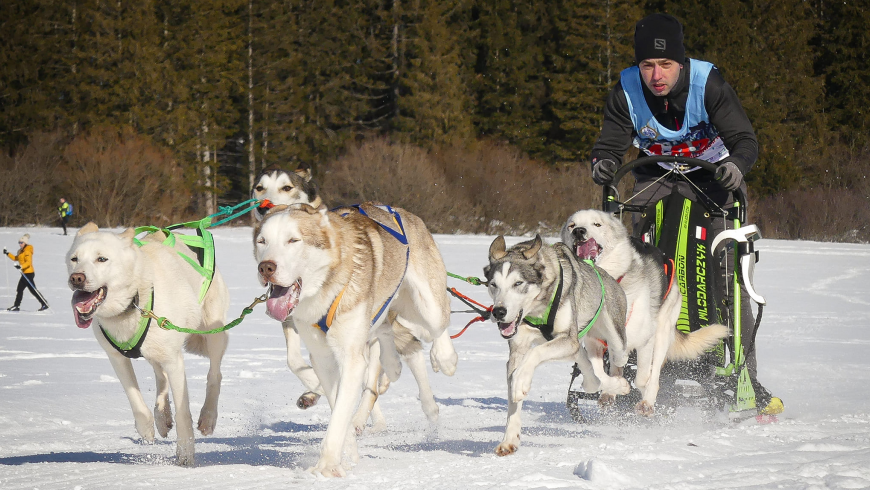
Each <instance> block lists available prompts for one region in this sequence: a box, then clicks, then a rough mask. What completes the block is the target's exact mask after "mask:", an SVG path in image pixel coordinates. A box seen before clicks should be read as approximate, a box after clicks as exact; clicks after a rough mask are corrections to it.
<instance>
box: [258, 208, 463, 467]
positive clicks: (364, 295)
mask: <svg viewBox="0 0 870 490" xmlns="http://www.w3.org/2000/svg"><path fill="white" fill-rule="evenodd" d="M309 209H310V208H309ZM306 215H307V216H306ZM357 218H359V219H357V220H356V221H353V220H351V221H352V222H353V223H356V224H359V223H360V221H359V220H360V219H362V220H364V219H365V218H362V217H357ZM403 219H404V220H405V223H406V224H409V221H410V219H411V218H410V217H409V216H406V215H403ZM300 220H307V221H306V223H307V226H309V227H310V226H311V225H312V222H313V220H319V223H318V225H317V226H319V227H320V228H322V229H323V230H325V233H326V234H327V235H328V237H329V244H328V245H326V246H324V247H323V248H318V247H316V246H313V245H312V244H311V237H309V236H307V235H306V234H305V232H304V231H303V228H302V227H300V224H299V223H300ZM347 223H348V221H347V220H345V219H344V218H341V217H339V216H338V215H337V214H334V213H328V212H326V210H325V209H322V210H321V211H320V213H316V214H314V215H311V214H310V213H306V212H304V211H298V209H297V210H295V213H294V212H293V210H288V211H286V212H277V213H270V214H269V215H267V217H266V218H265V220H264V221H263V223H262V225H261V226H260V227H259V229H258V230H257V231H256V232H255V233H256V237H255V251H254V254H255V257H256V259H257V261H258V262H259V263H260V264H263V263H266V262H268V263H271V264H274V266H275V272H274V274H272V275H271V277H269V278H268V282H270V283H272V284H275V285H279V286H288V285H290V284H293V283H294V282H295V281H297V279H298V280H301V284H302V289H301V292H300V294H299V302H298V305H297V306H296V307H295V309H293V310H292V312H291V316H290V317H288V318H293V321H294V324H295V325H306V326H308V325H312V324H314V323H316V322H317V321H318V320H320V319H321V318H322V317H323V316H324V315H325V313H326V312H327V311H328V310H329V308H330V306H331V305H332V302H333V301H334V299H335V298H337V297H338V295H339V293H342V292H343V293H342V294H343V295H342V299H341V302H340V305H342V307H341V308H339V310H338V311H339V313H338V314H336V316H335V319H334V323H333V324H332V325H331V326H330V328H329V331H328V333H326V334H324V333H323V332H322V331H321V330H320V329H319V328H311V327H301V328H297V331H298V333H299V335H300V336H301V338H302V340H303V341H304V342H305V345H306V346H307V347H308V350H309V352H310V355H311V362H312V366H313V368H314V372H315V373H316V375H317V378H318V379H319V380H320V382H321V384H322V387H323V391H324V393H325V394H326V397H327V400H328V401H329V405H330V407H331V408H332V414H331V416H330V421H329V426H328V428H327V431H326V436H325V437H324V440H323V444H322V446H321V452H320V459H319V460H318V462H317V464H316V465H315V466H314V467H313V468H310V471H313V472H315V473H318V474H321V475H324V476H327V477H333V476H344V475H345V468H344V467H343V466H342V464H341V456H342V451H343V450H345V451H347V453H348V456H349V457H350V459H351V461H352V462H354V463H355V462H356V461H357V460H358V459H359V455H358V453H357V450H356V438H355V433H354V431H353V430H351V424H352V423H353V424H357V423H359V422H360V419H362V420H363V421H364V419H365V416H366V415H368V411H364V412H361V411H362V410H364V407H371V410H373V411H374V410H378V409H377V405H376V404H375V403H374V400H376V399H377V395H378V394H380V392H381V390H385V389H386V386H387V385H388V384H389V380H394V379H392V378H394V377H397V376H398V373H397V372H395V368H390V367H388V368H387V369H386V370H385V371H384V372H386V375H387V377H388V378H389V380H387V379H383V378H384V376H381V375H380V373H381V372H382V370H381V366H382V365H387V366H389V365H390V364H391V363H392V364H393V365H395V362H396V361H394V360H393V358H397V357H398V353H397V351H396V340H394V338H393V336H394V335H395V334H394V332H395V328H394V327H393V326H392V325H391V323H394V322H398V323H400V324H401V326H402V327H403V328H405V329H406V330H407V332H408V335H410V336H412V337H413V338H414V339H423V340H425V341H430V342H434V345H433V347H432V353H431V358H432V359H431V360H432V367H433V369H435V370H436V371H438V370H442V371H444V372H445V374H448V375H452V374H453V372H454V371H455V369H456V361H457V355H456V353H455V351H454V350H453V345H452V342H451V341H450V338H449V335H448V332H447V329H446V328H447V325H448V323H449V302H447V301H446V288H440V287H436V286H434V285H432V284H431V283H432V282H433V281H432V279H433V277H439V278H441V279H443V281H444V282H445V283H446V272H445V271H444V270H443V263H441V268H440V269H441V270H438V269H439V267H438V264H437V263H426V262H421V261H420V260H419V259H416V260H415V253H414V249H413V248H412V253H411V262H410V264H409V266H408V269H407V272H406V273H405V275H404V279H403V280H402V282H401V287H400V288H399V290H398V291H397V292H396V294H395V296H393V298H392V301H391V302H390V303H389V307H388V309H387V312H386V314H384V315H383V316H381V317H380V318H379V319H378V322H377V323H376V324H374V325H372V324H371V318H372V311H376V310H377V308H378V307H379V306H380V305H376V304H375V303H376V300H375V293H376V291H375V290H376V289H379V290H383V289H384V288H386V289H389V288H390V287H395V286H396V284H393V285H390V284H385V283H384V282H383V281H391V280H392V279H390V278H391V277H394V276H397V274H395V269H393V270H391V271H390V274H384V275H383V276H382V275H380V274H377V275H372V276H366V277H360V276H365V275H366V274H369V273H370V272H365V271H370V269H369V268H368V265H371V264H374V266H379V265H382V266H383V270H387V269H390V268H391V267H394V268H395V267H396V265H395V264H387V262H388V261H387V260H386V259H385V255H382V254H386V253H387V252H385V250H386V249H389V248H390V247H393V248H394V249H395V247H396V244H398V242H395V243H393V238H392V237H388V238H386V239H385V240H387V241H389V243H388V244H382V243H374V244H373V245H372V248H364V247H360V246H357V245H356V244H352V243H350V242H351V240H353V237H352V236H349V235H348V233H349V232H354V233H355V232H356V228H354V226H355V225H354V224H350V225H349V224H347ZM372 226H375V227H376V226H377V225H374V224H372ZM411 226H413V225H411ZM418 231H419V230H418ZM423 231H425V228H424V229H423ZM370 232H371V230H369V233H370ZM425 233H426V234H427V235H428V231H426V232H425ZM414 238H417V237H414V236H409V241H412V242H413V241H414V240H413V239H414ZM429 239H430V240H431V235H429ZM417 242H418V243H417V246H418V247H419V246H425V247H429V248H434V241H430V242H426V243H425V244H423V243H420V240H417ZM412 247H413V245H412ZM428 252H430V253H431V252H433V250H428ZM434 252H435V253H437V248H436V249H435V250H434ZM439 257H440V255H439ZM355 265H361V267H359V268H358V269H357V268H356V267H355ZM421 267H422V268H423V269H428V272H424V271H421ZM261 274H262V273H261ZM433 274H434V275H435V276H432V275H433ZM384 276H386V277H384ZM398 278H399V279H400V278H401V274H399V275H398ZM260 279H261V281H263V280H264V278H263V276H262V275H261V276H260ZM360 281H362V283H360ZM434 282H435V283H437V282H438V281H434ZM361 284H373V285H374V286H375V287H368V288H366V287H364V286H361ZM437 295H444V297H437ZM417 351H419V349H417ZM411 368H412V371H413V372H414V375H415V377H416V378H417V381H418V383H419V384H420V387H421V399H423V398H424V397H423V390H424V389H426V390H428V382H427V383H425V385H424V384H423V383H421V382H420V381H421V377H420V376H419V373H420V372H423V373H425V366H423V365H422V364H421V363H417V364H416V365H413V364H412V365H411ZM360 388H363V390H362V399H363V402H362V403H360V398H361V395H360V393H361V389H360ZM428 396H429V397H431V396H432V395H431V390H429V391H428ZM358 404H359V406H360V409H359V410H358V411H357V413H356V414H354V410H355V408H356V407H357V406H358ZM424 408H425V409H426V410H427V415H430V417H435V416H437V405H434V399H433V400H432V405H427V404H426V403H425V400H424ZM433 412H434V413H433ZM381 418H382V417H381Z"/></svg>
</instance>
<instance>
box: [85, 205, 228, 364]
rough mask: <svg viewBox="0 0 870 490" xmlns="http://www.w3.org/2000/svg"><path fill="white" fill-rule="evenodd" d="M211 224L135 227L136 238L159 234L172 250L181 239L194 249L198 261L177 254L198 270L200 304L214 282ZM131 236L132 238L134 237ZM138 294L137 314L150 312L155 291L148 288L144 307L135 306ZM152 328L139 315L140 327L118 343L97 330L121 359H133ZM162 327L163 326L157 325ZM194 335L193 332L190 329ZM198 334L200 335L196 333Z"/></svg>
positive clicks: (139, 242)
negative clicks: (183, 230)
mask: <svg viewBox="0 0 870 490" xmlns="http://www.w3.org/2000/svg"><path fill="white" fill-rule="evenodd" d="M210 225H211V217H207V218H203V219H201V220H199V221H188V222H187V223H180V224H176V225H171V226H168V227H166V228H159V227H157V226H140V227H138V228H136V229H135V230H134V231H135V235H139V234H141V233H147V234H151V233H156V232H158V231H160V232H163V234H165V235H166V239H165V240H163V245H167V246H169V247H173V248H174V247H175V243H176V240H181V242H182V243H184V244H185V245H187V246H188V247H190V248H191V249H193V251H194V252H195V253H196V257H197V259H198V260H194V259H192V258H191V257H189V256H187V255H186V254H184V253H182V252H180V251H176V252H177V253H178V255H179V256H181V258H183V259H184V260H185V261H187V263H188V264H190V266H191V267H193V269H194V270H195V271H197V272H198V273H199V274H200V275H201V276H202V277H203V279H204V281H203V282H202V286H201V287H200V289H199V303H200V304H202V301H203V300H204V299H205V295H206V293H208V288H209V287H210V286H211V282H212V280H213V279H214V268H215V261H214V237H212V234H211V232H209V231H208V230H207V229H206V228H208V227H209V226H210ZM178 228H191V229H195V230H196V235H185V234H176V233H173V232H172V230H174V229H178ZM135 235H134V237H135ZM133 243H135V244H136V245H137V246H139V247H141V246H142V245H144V243H143V242H142V240H140V239H138V238H133ZM137 298H138V295H137V297H136V298H134V299H133V306H134V307H135V308H136V309H138V310H139V311H140V312H142V311H149V312H150V311H153V309H154V289H153V288H152V289H151V296H150V297H149V299H148V301H147V303H146V304H145V306H144V308H143V307H141V306H140V305H139V304H138V301H137ZM150 325H151V317H150V316H146V315H142V316H141V318H140V319H139V326H138V328H137V329H136V333H134V334H133V336H132V337H131V338H130V339H129V340H127V341H126V342H121V341H118V340H117V339H115V338H114V337H112V336H111V335H110V334H109V333H108V332H106V329H104V328H103V327H102V325H101V326H100V330H102V332H103V336H104V337H105V338H106V340H108V341H109V343H110V344H112V347H114V348H115V350H117V351H118V352H120V353H121V354H122V355H123V356H125V357H128V358H130V359H136V358H139V357H142V353H141V352H140V351H139V348H140V347H141V346H142V343H143V342H144V341H145V335H146V334H147V333H148V327H149V326H150ZM160 326H161V327H163V328H166V327H164V326H163V325H160ZM191 331H192V332H193V330H191ZM196 332H197V333H201V332H199V331H196Z"/></svg>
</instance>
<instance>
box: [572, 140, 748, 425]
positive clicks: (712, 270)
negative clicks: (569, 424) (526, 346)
mask: <svg viewBox="0 0 870 490" xmlns="http://www.w3.org/2000/svg"><path fill="white" fill-rule="evenodd" d="M660 162H662V163H666V164H670V166H672V167H673V168H672V169H671V170H669V171H668V172H667V173H666V174H665V175H664V176H663V177H661V178H660V179H658V180H656V181H655V182H653V183H652V184H650V186H656V185H661V184H659V182H662V181H667V182H669V183H670V184H673V185H672V187H673V191H672V192H671V193H670V194H668V195H665V196H664V197H662V198H661V199H659V200H657V201H655V202H651V203H633V202H632V198H631V197H630V198H628V199H626V200H625V201H620V198H619V195H618V191H617V184H618V183H619V181H620V179H621V178H622V177H624V176H625V175H626V174H628V173H629V172H630V171H631V170H632V169H635V168H638V167H641V166H646V165H658V164H659V163H660ZM716 168H717V166H716V164H714V163H710V162H707V161H704V160H698V159H693V158H685V157H676V156H649V157H642V158H638V159H636V160H634V161H632V162H630V163H627V164H626V165H624V166H623V167H622V168H620V169H619V171H618V172H617V173H616V175H615V177H614V180H613V183H612V184H611V185H610V186H604V198H603V204H602V210H603V211H605V212H609V213H614V214H616V215H618V216H621V215H624V214H628V215H630V216H631V217H632V220H633V223H634V224H635V226H634V235H635V237H636V238H639V239H641V240H642V241H643V242H644V243H648V244H651V245H655V246H656V247H658V248H659V249H660V250H661V251H662V252H663V254H664V256H665V264H666V265H667V264H673V266H672V268H671V270H670V271H668V273H669V274H673V287H675V288H676V287H679V290H680V292H681V293H682V296H683V302H682V307H681V311H680V317H679V320H678V322H677V328H678V329H679V330H682V331H683V332H687V333H688V332H693V331H695V330H698V329H702V328H704V327H706V326H708V325H711V324H714V323H722V324H724V325H727V326H728V327H729V328H730V329H731V337H729V338H728V339H726V340H725V341H723V342H720V343H719V345H718V346H717V347H715V348H714V349H712V350H710V351H708V352H706V353H705V354H704V355H702V356H701V357H700V358H699V359H697V360H694V361H680V362H671V361H668V362H666V363H665V365H664V368H663V369H662V382H661V391H660V399H659V404H660V405H662V406H664V407H668V406H671V407H675V406H684V405H692V406H701V407H704V408H709V409H721V408H723V407H724V408H726V409H727V410H728V412H729V415H730V416H731V417H732V418H738V419H743V418H746V417H748V416H753V417H754V416H756V414H758V410H757V408H761V407H756V393H755V390H754V389H753V383H752V380H750V376H749V371H748V368H747V366H746V359H745V357H746V353H748V352H750V351H751V350H752V348H753V344H754V342H755V338H754V335H753V336H752V337H749V336H747V335H744V332H746V331H750V330H748V328H749V327H751V325H750V326H747V325H742V324H741V308H742V307H745V306H747V305H741V295H740V294H739V291H740V290H741V287H743V288H745V289H746V292H747V293H748V296H749V298H751V300H752V301H754V302H755V303H756V305H757V311H758V313H757V316H756V318H755V328H754V329H752V330H751V332H753V333H757V331H758V327H759V323H760V321H761V314H762V310H763V307H764V305H765V300H764V297H763V296H761V295H760V294H758V292H757V291H756V289H755V287H754V285H753V283H752V279H753V278H752V273H753V268H754V264H755V263H756V262H757V261H758V252H757V251H756V250H755V246H754V243H755V242H756V241H757V240H759V239H760V238H761V234H760V232H759V230H758V228H757V227H756V226H755V225H751V224H750V225H747V224H746V216H747V206H746V196H745V194H744V193H743V192H742V191H741V190H740V189H737V190H735V191H733V192H732V193H731V196H730V199H727V201H730V203H729V204H727V205H723V206H720V205H718V204H716V202H715V201H714V199H713V198H711V197H710V196H709V195H707V194H706V193H705V192H704V190H702V188H701V187H703V184H702V185H701V186H699V185H696V183H695V182H693V181H692V180H690V179H692V178H693V177H695V176H698V175H703V174H702V173H703V172H709V174H710V176H709V177H707V179H706V182H709V181H710V180H712V173H713V172H715V170H716ZM690 172H691V173H690ZM695 172H697V173H695ZM695 180H698V181H702V179H695ZM720 192H721V190H720ZM718 201H719V202H724V201H723V199H722V196H721V195H720V196H719V199H718ZM726 224H727V225H728V226H725V225H726ZM714 225H718V229H723V228H724V229H725V231H722V232H721V233H718V234H715V236H714V233H713V232H712V231H713V230H714V229H716V228H717V227H716V226H714ZM729 228H730V229H729ZM726 256H727V257H726ZM723 270H724V273H723V272H722V271H723ZM630 362H631V361H630ZM627 367H628V366H627ZM578 376H579V370H577V368H576V366H575V369H574V373H573V374H572V379H571V384H570V385H569V389H568V399H567V405H568V409H569V411H570V413H571V415H572V417H573V418H574V419H575V420H577V421H584V422H586V421H591V420H595V419H597V418H599V417H601V416H602V413H601V411H600V410H599V409H598V405H597V399H598V394H596V393H585V392H583V391H582V390H581V389H580V388H579V383H575V380H576V378H577V377H578ZM625 376H626V378H627V379H629V380H630V381H631V378H632V377H633V371H632V370H631V369H626V370H625ZM575 385H577V387H576V388H575ZM622 398H624V400H619V399H617V402H616V407H614V408H615V409H614V410H613V411H612V412H616V413H621V412H622V411H623V410H621V409H620V408H621V407H624V408H626V409H627V410H628V411H630V407H631V406H633V404H634V403H635V402H636V401H637V399H638V396H637V390H632V393H630V394H629V395H627V396H625V397H622Z"/></svg>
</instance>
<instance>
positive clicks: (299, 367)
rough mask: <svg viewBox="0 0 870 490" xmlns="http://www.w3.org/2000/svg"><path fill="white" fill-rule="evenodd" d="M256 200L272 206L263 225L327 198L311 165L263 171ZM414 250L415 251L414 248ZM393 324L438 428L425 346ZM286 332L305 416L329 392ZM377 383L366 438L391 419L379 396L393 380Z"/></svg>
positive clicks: (364, 412) (358, 421) (360, 415)
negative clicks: (283, 209)
mask: <svg viewBox="0 0 870 490" xmlns="http://www.w3.org/2000/svg"><path fill="white" fill-rule="evenodd" d="M251 198H252V199H258V200H265V201H267V202H264V203H263V204H262V205H261V206H260V207H258V208H257V209H256V210H254V211H252V213H253V215H254V217H255V218H256V219H257V220H258V221H259V220H262V219H263V216H265V214H266V212H267V211H268V210H269V209H270V208H272V207H273V206H281V205H286V206H289V205H291V204H308V205H309V206H311V207H313V208H319V207H322V206H324V203H323V200H322V198H321V194H320V192H319V190H318V188H317V185H316V184H315V182H314V180H313V179H312V175H311V168H310V167H308V165H306V164H301V165H300V166H299V167H298V168H296V170H293V171H287V170H283V169H281V168H280V167H278V166H274V165H273V166H270V167H267V168H265V169H263V171H262V172H261V173H260V175H259V176H258V177H257V180H256V182H255V184H254V187H253V188H252V189H251ZM363 206H364V209H368V210H370V211H371V210H372V209H373V208H374V207H375V206H374V205H373V204H372V203H368V204H365V205H363ZM341 211H342V212H343V213H355V212H357V210H356V209H353V208H342V210H341ZM372 212H375V213H377V212H378V211H377V209H375V210H374V211H372ZM387 219H389V218H387ZM412 246H414V245H413V244H412ZM388 320H389V321H390V323H391V324H392V326H393V330H394V336H393V337H394V339H395V344H396V346H395V348H396V350H397V351H398V352H399V355H400V357H401V359H402V360H403V361H404V362H405V364H406V365H407V366H408V368H409V369H410V370H411V374H412V375H413V376H414V379H415V380H416V381H417V386H418V388H419V397H420V404H421V407H422V409H423V413H424V414H425V415H426V418H427V419H428V420H429V422H430V423H433V424H434V423H435V422H436V421H437V420H438V412H439V409H438V404H437V403H436V402H435V394H434V393H433V392H432V388H431V386H430V384H429V374H428V372H427V370H426V360H425V356H424V353H423V344H422V343H421V342H420V339H418V338H416V337H414V336H413V335H412V334H411V332H410V331H409V330H408V329H407V328H405V327H404V326H403V325H402V324H401V323H400V322H396V321H395V319H393V318H390V319H388ZM281 326H282V327H283V330H284V339H285V341H286V345H287V366H288V367H289V368H290V370H291V371H292V372H293V374H295V375H296V376H297V377H298V378H299V380H300V381H302V384H303V386H305V389H306V391H305V393H303V394H302V395H301V396H300V397H299V399H298V400H297V401H296V406H298V407H299V408H301V409H303V410H304V409H307V408H309V407H311V406H313V405H315V404H316V403H317V401H318V399H319V398H320V396H321V395H323V387H322V386H321V385H320V380H319V379H317V375H316V374H315V373H314V370H313V369H312V368H311V366H310V365H309V364H308V363H307V362H305V359H304V357H303V356H302V351H301V340H300V338H299V333H298V331H297V329H296V326H295V325H294V323H293V317H289V318H288V319H287V320H285V321H284V322H282V323H281ZM376 348H377V347H376ZM377 375H378V373H371V374H370V375H369V377H375V378H377ZM376 383H377V388H375V387H374V386H371V387H370V388H371V389H370V390H365V391H364V392H363V403H361V404H360V407H359V410H357V412H356V414H355V415H354V418H353V425H354V429H355V430H356V431H357V433H362V431H363V430H364V428H365V425H366V421H367V420H368V418H369V417H371V421H372V427H371V430H372V431H373V432H378V431H380V430H382V429H384V428H385V427H386V419H385V418H384V416H383V413H382V412H381V410H380V407H379V404H378V403H377V401H376V397H375V396H374V395H373V394H374V392H375V391H377V392H378V393H379V394H383V393H384V392H385V391H386V389H387V387H388V386H389V379H388V378H387V377H385V376H384V377H381V378H380V380H378V381H376Z"/></svg>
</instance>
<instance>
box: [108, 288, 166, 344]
mask: <svg viewBox="0 0 870 490" xmlns="http://www.w3.org/2000/svg"><path fill="white" fill-rule="evenodd" d="M138 303H139V293H138V292H137V293H136V296H134V297H133V300H132V301H131V302H130V305H131V306H132V307H134V308H136V309H138V310H152V309H153V308H154V288H151V296H150V297H149V298H148V302H147V303H146V304H145V307H144V308H140V307H139V306H138ZM127 309H130V307H127ZM125 311H126V310H125ZM150 326H151V318H150V317H146V316H142V317H141V318H140V319H139V327H138V328H137V329H136V333H134V334H133V336H132V337H131V338H130V339H129V340H127V341H126V342H120V341H118V340H117V339H115V338H114V337H112V335H111V334H109V332H107V331H106V329H105V328H103V326H102V325H100V331H102V332H103V336H104V337H105V338H106V340H108V341H109V344H111V345H112V347H114V348H115V350H117V351H118V352H120V353H121V355H123V356H124V357H127V358H129V359H138V358H140V357H142V352H141V350H140V348H141V347H142V343H144V342H145V336H146V335H147V334H148V328H149V327H150Z"/></svg>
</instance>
